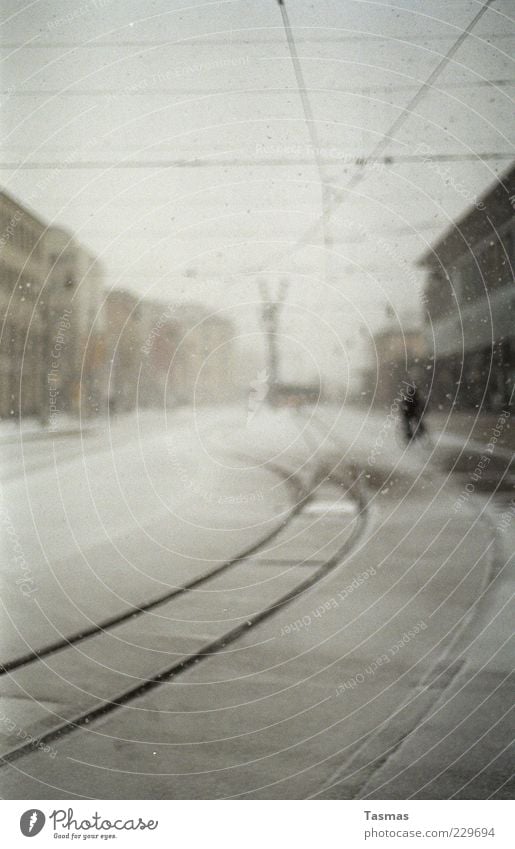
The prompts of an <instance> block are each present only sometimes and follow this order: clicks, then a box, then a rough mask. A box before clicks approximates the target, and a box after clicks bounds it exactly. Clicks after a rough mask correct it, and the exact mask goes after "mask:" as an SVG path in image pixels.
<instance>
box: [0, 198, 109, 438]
mask: <svg viewBox="0 0 515 849" xmlns="http://www.w3.org/2000/svg"><path fill="white" fill-rule="evenodd" d="M102 301H103V271H102V268H101V266H100V265H99V263H98V261H97V259H96V258H95V257H94V256H93V255H91V254H90V253H89V252H88V251H87V250H86V249H85V248H84V247H83V246H82V245H81V244H80V243H79V242H77V240H76V239H75V238H74V237H73V236H72V235H71V234H70V233H68V232H66V231H65V230H62V229H60V228H57V227H48V226H46V225H45V223H44V222H43V221H41V220H40V219H39V218H38V217H37V216H35V215H34V214H33V213H32V212H30V211H29V210H27V209H26V208H25V207H23V206H22V205H21V204H19V203H18V202H17V201H16V200H15V199H14V198H12V197H10V196H9V195H8V194H7V193H5V192H0V309H1V313H0V314H1V317H2V318H1V328H0V418H3V419H5V418H9V417H10V418H18V417H20V416H21V417H24V416H34V417H37V418H38V419H39V420H40V421H41V422H42V423H44V424H47V425H52V424H57V421H58V418H59V416H60V415H61V414H69V415H73V416H77V415H80V416H81V417H88V416H89V415H92V414H96V413H97V412H99V411H100V410H101V409H102V406H103V405H104V404H105V380H104V362H105V352H104V350H103V344H104V342H103V340H104V317H103V312H102Z"/></svg>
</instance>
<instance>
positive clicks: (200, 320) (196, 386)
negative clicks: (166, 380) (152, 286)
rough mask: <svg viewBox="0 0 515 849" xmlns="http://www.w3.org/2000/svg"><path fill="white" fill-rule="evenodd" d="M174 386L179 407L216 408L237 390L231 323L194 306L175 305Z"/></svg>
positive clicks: (198, 306) (233, 329) (232, 326)
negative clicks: (180, 404) (215, 406)
mask: <svg viewBox="0 0 515 849" xmlns="http://www.w3.org/2000/svg"><path fill="white" fill-rule="evenodd" d="M174 317H175V319H176V321H177V322H178V325H179V327H180V338H179V344H178V349H177V365H176V372H175V374H176V386H177V393H178V397H179V399H180V401H181V402H182V403H195V404H217V403H224V402H226V401H228V400H229V399H231V398H233V397H234V396H235V394H236V392H237V389H236V362H235V349H234V337H235V328H234V325H233V323H232V322H231V321H230V319H228V318H226V317H224V316H221V315H219V314H218V313H211V312H209V311H208V310H207V309H206V308H205V307H204V306H202V305H201V304H196V303H184V304H178V305H177V307H176V309H175V311H174Z"/></svg>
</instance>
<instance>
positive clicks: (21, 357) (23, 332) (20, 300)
mask: <svg viewBox="0 0 515 849" xmlns="http://www.w3.org/2000/svg"><path fill="white" fill-rule="evenodd" d="M46 233H47V228H46V225H45V224H44V223H43V221H41V220H40V219H39V218H37V217H36V216H35V215H34V214H33V213H31V212H29V211H28V210H27V209H25V208H24V207H22V206H20V205H19V204H18V203H17V202H16V201H15V200H14V199H13V198H11V197H10V196H9V195H8V194H7V193H6V192H0V313H1V326H0V417H1V418H9V417H18V416H38V415H39V414H40V411H41V407H42V404H43V403H44V383H43V379H42V357H43V335H44V320H45V318H44V306H42V305H41V302H40V298H39V296H40V294H41V292H42V290H43V287H44V286H45V283H46V281H47V275H48V257H47V251H46V244H45V236H46Z"/></svg>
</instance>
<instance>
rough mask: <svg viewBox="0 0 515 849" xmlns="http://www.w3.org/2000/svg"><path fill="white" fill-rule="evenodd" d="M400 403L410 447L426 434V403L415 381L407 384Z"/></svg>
mask: <svg viewBox="0 0 515 849" xmlns="http://www.w3.org/2000/svg"><path fill="white" fill-rule="evenodd" d="M405 387H406V388H405V389H404V390H403V391H402V398H401V403H400V409H401V415H402V423H403V429H404V436H405V438H406V442H407V444H408V445H409V444H410V442H412V440H414V439H420V438H421V437H423V436H424V435H425V434H426V427H425V424H424V402H423V401H422V398H421V396H420V393H419V391H418V389H417V387H416V385H415V383H413V381H411V382H409V383H408V382H405Z"/></svg>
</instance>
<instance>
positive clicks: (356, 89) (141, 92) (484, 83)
mask: <svg viewBox="0 0 515 849" xmlns="http://www.w3.org/2000/svg"><path fill="white" fill-rule="evenodd" d="M386 70H387V69H385V71H386ZM514 84H515V79H498V80H468V81H466V80H464V81H462V82H456V83H450V82H446V83H445V84H444V85H443V86H439V87H433V88H434V90H435V91H438V92H441V91H445V89H451V88H484V87H490V86H499V87H500V86H507V85H514ZM418 88H419V85H418V84H417V83H411V84H410V83H406V84H405V85H384V84H383V85H374V84H373V83H371V84H370V85H367V86H353V87H345V88H334V87H332V88H331V89H318V88H310V91H311V92H317V91H324V92H327V93H330V94H358V93H360V92H372V91H386V92H396V91H412V90H413V89H418ZM287 91H288V89H285V87H284V86H282V87H281V88H275V87H272V86H270V87H268V86H267V87H266V88H262V87H261V88H255V89H248V88H245V89H239V88H234V89H232V88H231V89H227V88H200V87H199V88H139V89H130V88H123V87H120V88H90V89H78V90H73V89H64V90H62V89H59V88H48V89H43V88H36V89H26V90H25V91H9V90H8V89H4V90H3V91H2V90H0V97H8V98H9V100H10V99H11V98H12V97H40V96H42V95H44V96H45V97H46V96H50V95H52V96H53V97H56V96H62V97H146V96H147V95H162V94H166V95H171V94H176V95H178V96H179V95H184V94H186V95H191V94H252V93H253V92H254V93H256V94H270V93H272V92H273V93H275V92H282V93H284V92H287Z"/></svg>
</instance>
